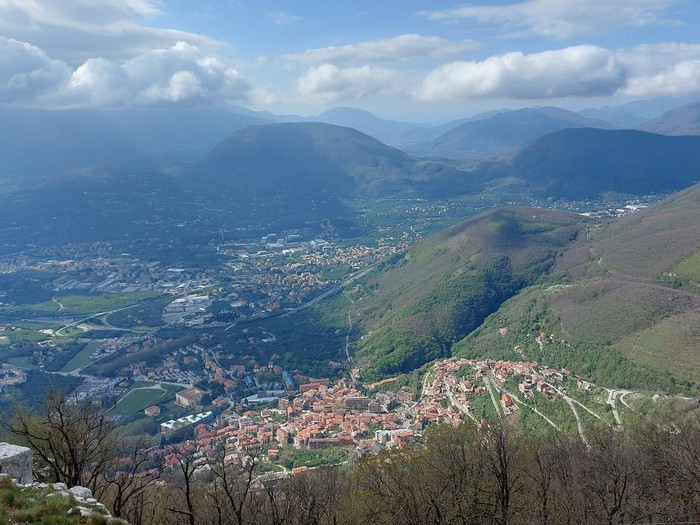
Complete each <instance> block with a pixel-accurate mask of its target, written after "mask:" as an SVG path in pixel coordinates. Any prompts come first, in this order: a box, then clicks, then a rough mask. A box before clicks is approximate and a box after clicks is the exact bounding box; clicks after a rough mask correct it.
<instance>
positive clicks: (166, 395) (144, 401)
mask: <svg viewBox="0 0 700 525" xmlns="http://www.w3.org/2000/svg"><path fill="white" fill-rule="evenodd" d="M171 396H172V393H171V392H169V391H168V390H166V389H165V388H162V387H160V385H158V386H155V387H140V388H132V389H131V390H129V391H128V392H127V393H126V394H125V395H124V396H123V397H122V398H121V399H120V400H119V402H118V403H117V404H116V406H115V407H114V408H113V409H112V411H111V412H112V414H113V415H115V416H133V415H135V414H136V413H138V412H140V411H142V410H143V409H144V408H146V407H149V406H151V405H155V404H157V403H159V402H162V401H165V400H168V399H170V398H171Z"/></svg>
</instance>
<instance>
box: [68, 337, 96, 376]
mask: <svg viewBox="0 0 700 525" xmlns="http://www.w3.org/2000/svg"><path fill="white" fill-rule="evenodd" d="M98 346H100V343H99V342H98V341H91V342H89V343H88V344H87V345H85V348H83V349H82V350H81V351H80V352H78V353H77V354H75V355H74V356H73V357H72V359H71V360H70V361H68V362H67V363H66V364H65V365H63V367H62V368H61V370H60V372H73V371H74V370H77V369H78V368H82V367H84V366H86V365H88V364H90V355H91V354H92V353H93V352H94V351H95V350H96V349H97V347H98Z"/></svg>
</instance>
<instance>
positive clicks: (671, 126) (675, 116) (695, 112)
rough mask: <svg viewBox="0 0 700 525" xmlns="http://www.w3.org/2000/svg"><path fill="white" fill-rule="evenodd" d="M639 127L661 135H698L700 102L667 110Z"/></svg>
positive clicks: (699, 130)
mask: <svg viewBox="0 0 700 525" xmlns="http://www.w3.org/2000/svg"><path fill="white" fill-rule="evenodd" d="M639 129H640V130H642V131H648V132H650V133H661V134H662V135H700V102H697V103H695V104H688V105H687V106H682V107H680V108H675V109H672V110H671V111H667V112H666V113H664V114H663V115H660V116H658V117H656V118H654V119H652V120H650V121H648V122H646V123H645V124H643V125H642V126H640V127H639Z"/></svg>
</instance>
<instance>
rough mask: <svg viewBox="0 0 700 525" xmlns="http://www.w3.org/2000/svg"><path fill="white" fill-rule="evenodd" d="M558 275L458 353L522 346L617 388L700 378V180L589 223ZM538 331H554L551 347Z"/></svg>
mask: <svg viewBox="0 0 700 525" xmlns="http://www.w3.org/2000/svg"><path fill="white" fill-rule="evenodd" d="M553 272H555V274H559V275H561V276H564V279H563V281H560V282H559V283H558V284H556V285H554V286H553V285H552V283H548V284H542V285H539V286H533V287H530V288H528V289H526V290H524V291H523V292H522V293H521V294H519V295H518V296H517V297H515V298H513V299H512V300H511V301H508V302H506V303H505V304H504V305H503V306H502V307H501V308H500V309H499V311H498V312H497V313H495V314H494V315H493V316H492V317H491V318H489V319H488V320H487V321H486V322H485V323H484V325H483V326H481V327H480V328H479V329H478V330H476V331H474V332H473V333H472V334H470V335H469V336H468V337H467V338H465V339H464V340H463V341H461V342H460V343H458V344H457V345H455V347H454V348H455V352H457V353H461V354H469V355H472V354H473V355H482V354H486V355H512V353H513V350H512V349H513V348H514V347H515V345H520V346H521V347H522V350H521V352H523V353H524V355H525V356H526V357H527V358H528V359H535V360H537V361H540V362H548V363H551V364H553V365H555V366H566V367H571V368H573V369H575V370H576V371H577V372H579V373H584V374H587V375H588V376H589V377H591V378H594V379H595V380H598V381H601V382H602V383H603V384H607V385H609V386H618V387H625V386H627V387H632V386H635V387H637V388H644V389H651V390H653V389H657V388H658V389H663V390H669V389H670V390H673V389H676V388H679V387H681V386H682V387H683V388H685V387H692V385H697V384H700V364H699V363H698V357H699V355H698V351H700V295H699V294H700V186H694V187H693V188H691V189H689V190H686V191H684V192H682V193H680V194H678V195H676V196H673V197H671V198H669V199H667V200H665V201H663V202H661V203H660V204H658V205H655V206H653V207H650V208H648V209H646V210H644V211H641V212H638V213H635V214H631V215H629V216H626V217H624V218H622V219H621V220H618V221H615V222H611V223H607V224H599V225H590V228H589V231H588V234H587V239H583V238H582V239H581V242H579V243H577V244H576V245H573V246H572V247H571V248H569V249H568V250H567V251H566V252H565V253H564V254H563V255H562V257H561V258H559V259H558V261H557V264H556V265H555V267H554V268H553ZM501 328H505V329H507V333H506V334H504V333H503V330H501ZM540 331H544V332H546V333H548V334H553V335H552V337H551V339H550V340H548V341H547V344H545V345H541V344H539V343H538V344H536V341H535V336H537V334H539V333H540ZM562 341H565V343H564V342H562Z"/></svg>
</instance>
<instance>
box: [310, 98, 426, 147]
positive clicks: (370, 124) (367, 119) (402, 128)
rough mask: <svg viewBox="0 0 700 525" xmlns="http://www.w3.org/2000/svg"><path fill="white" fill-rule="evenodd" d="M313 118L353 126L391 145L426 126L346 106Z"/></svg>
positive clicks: (327, 122)
mask: <svg viewBox="0 0 700 525" xmlns="http://www.w3.org/2000/svg"><path fill="white" fill-rule="evenodd" d="M313 120H315V121H317V122H325V123H326V124H334V125H336V126H343V127H348V128H353V129H356V130H358V131H361V132H362V133H366V134H367V135H369V136H371V137H374V138H376V139H377V140H380V141H381V142H384V143H385V144H391V145H394V144H399V143H401V139H402V137H403V135H404V134H406V133H409V132H411V131H413V130H418V129H421V128H423V127H424V126H421V125H420V124H414V123H410V122H397V121H393V120H386V119H382V118H379V117H377V116H375V115H373V114H372V113H370V112H369V111H364V110H361V109H356V108H345V107H337V108H332V109H329V110H326V111H324V112H323V113H321V114H320V115H318V116H317V117H315V118H314V119H313Z"/></svg>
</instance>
